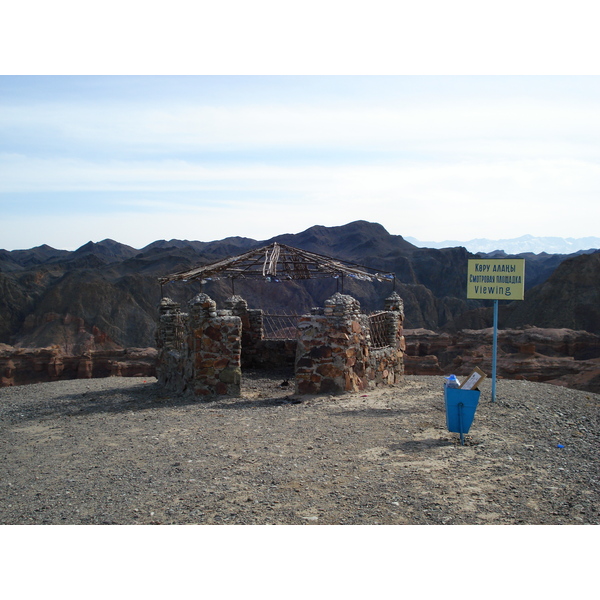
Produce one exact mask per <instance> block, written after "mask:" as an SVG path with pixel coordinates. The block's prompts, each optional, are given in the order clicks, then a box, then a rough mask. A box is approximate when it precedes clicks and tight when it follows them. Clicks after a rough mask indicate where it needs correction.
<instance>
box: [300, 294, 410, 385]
mask: <svg viewBox="0 0 600 600" xmlns="http://www.w3.org/2000/svg"><path fill="white" fill-rule="evenodd" d="M386 309H388V310H387V311H386V312H387V313H389V317H388V318H387V319H386V323H387V341H388V343H389V345H388V346H385V347H382V348H379V349H373V348H372V344H371V332H370V325H369V317H368V316H367V315H364V314H362V313H361V312H360V304H359V302H358V300H356V299H354V298H352V297H351V296H348V295H343V294H339V293H337V294H334V295H333V296H332V297H331V298H329V299H328V300H327V301H326V302H325V306H324V308H315V309H313V311H312V314H310V315H305V316H303V317H301V318H300V322H299V323H298V328H299V330H300V336H299V339H298V347H297V352H296V367H295V371H296V393H297V394H317V393H332V394H339V393H343V392H356V391H361V390H366V389H370V388H374V387H376V386H380V385H393V384H394V383H398V382H399V381H400V380H401V379H402V377H403V374H404V364H403V352H404V336H403V335H402V323H403V320H404V313H403V306H402V300H401V298H400V296H398V294H396V293H394V294H392V296H390V298H388V299H387V301H386Z"/></svg>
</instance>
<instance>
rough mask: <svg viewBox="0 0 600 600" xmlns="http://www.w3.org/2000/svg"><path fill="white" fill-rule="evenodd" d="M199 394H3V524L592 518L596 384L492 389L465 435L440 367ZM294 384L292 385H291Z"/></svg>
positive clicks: (127, 390)
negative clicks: (364, 379)
mask: <svg viewBox="0 0 600 600" xmlns="http://www.w3.org/2000/svg"><path fill="white" fill-rule="evenodd" d="M286 376H288V375H287V374H286V373H283V372H282V373H276V374H273V375H271V376H269V377H265V375H264V373H260V372H248V373H245V374H244V383H243V390H242V391H243V397H241V398H228V399H222V400H219V401H216V402H208V403H200V402H194V401H192V400H190V399H186V398H181V397H173V396H170V395H169V394H167V393H165V392H164V390H162V389H161V388H159V387H158V384H157V383H156V380H155V379H151V378H146V379H144V378H122V377H107V378H102V379H87V380H68V381H58V382H54V383H42V384H33V385H24V386H17V387H10V388H3V389H0V427H1V429H2V436H1V442H0V443H1V445H2V449H1V466H0V490H1V491H0V496H1V498H2V501H1V502H0V523H2V524H163V525H168V524H238V525H240V524H298V525H301V524H317V525H318V524H364V525H374V524H388V525H391V524H447V525H453V524H599V523H600V484H599V481H600V466H599V465H600V463H599V460H598V459H599V450H600V426H599V425H600V423H599V415H600V395H597V394H593V393H590V392H583V391H576V390H572V389H567V388H562V387H559V386H552V385H548V384H542V383H532V382H527V381H509V380H501V381H499V382H498V386H497V392H498V396H497V400H496V402H494V403H492V402H491V401H490V387H491V386H490V382H489V380H486V381H485V382H484V383H483V385H482V394H481V400H480V403H479V407H478V409H477V413H476V415H475V421H474V423H473V426H472V427H471V431H470V432H469V434H468V435H467V436H466V444H465V445H464V446H461V445H460V443H459V436H458V434H456V433H449V432H448V431H447V429H446V422H445V409H444V401H443V377H441V376H408V377H406V380H405V382H403V383H401V384H398V385H397V386H395V387H393V388H385V389H380V390H379V389H378V390H376V391H371V392H368V393H357V394H346V395H340V396H334V397H333V396H293V385H282V383H284V382H285V381H286ZM292 383H293V382H292Z"/></svg>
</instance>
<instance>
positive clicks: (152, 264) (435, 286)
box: [0, 221, 600, 353]
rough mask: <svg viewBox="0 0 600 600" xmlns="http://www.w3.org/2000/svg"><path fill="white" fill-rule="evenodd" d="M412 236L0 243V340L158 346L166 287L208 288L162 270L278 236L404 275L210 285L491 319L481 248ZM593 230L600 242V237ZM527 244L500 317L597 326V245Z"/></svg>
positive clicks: (434, 324)
mask: <svg viewBox="0 0 600 600" xmlns="http://www.w3.org/2000/svg"><path fill="white" fill-rule="evenodd" d="M409 239H410V238H409ZM409 239H405V238H403V237H402V236H400V235H392V234H390V233H388V231H387V230H386V229H385V228H384V227H383V226H382V225H380V224H378V223H369V222H367V221H355V222H353V223H348V224H347V225H342V226H339V227H324V226H321V225H315V226H313V227H310V228H309V229H307V230H305V231H302V232H301V233H297V234H283V235H279V236H276V237H274V238H271V239H270V240H263V241H257V240H253V239H250V238H242V237H229V238H225V239H223V240H217V241H212V242H199V241H188V240H158V241H156V242H153V243H152V244H149V245H148V246H146V247H145V248H142V249H140V250H137V249H135V248H132V247H130V246H127V245H125V244H120V243H119V242H116V241H114V240H103V241H101V242H96V243H94V242H89V243H88V244H85V245H84V246H82V247H81V248H79V249H77V250H75V251H67V250H57V249H54V248H51V247H50V246H46V245H43V246H38V247H36V248H31V249H29V250H13V251H6V250H0V345H1V344H2V343H4V344H10V345H17V346H20V347H46V346H51V345H60V346H61V347H63V348H65V349H67V350H68V351H69V352H74V353H76V352H80V353H81V352H83V351H88V350H90V349H106V350H112V349H114V347H116V346H120V347H147V346H152V345H154V331H155V327H156V319H157V317H158V304H159V302H160V298H161V296H162V295H167V296H170V297H171V298H172V299H173V300H175V301H177V302H183V303H185V302H187V301H188V300H189V299H190V298H192V297H193V296H194V295H195V294H197V293H198V292H199V291H200V283H199V282H190V283H172V284H166V285H165V286H164V289H163V288H162V286H160V284H159V283H158V278H159V277H163V276H165V275H168V274H170V273H175V272H179V271H184V270H188V269H191V268H193V267H196V266H200V265H204V264H209V263H212V262H215V261H217V260H222V259H223V258H225V257H227V256H233V255H237V254H241V253H243V252H246V251H248V250H253V249H256V248H260V247H262V246H266V245H268V244H270V243H271V242H279V243H282V244H288V245H290V246H294V247H296V248H301V249H304V250H308V251H310V252H316V253H318V254H323V255H327V256H331V257H334V258H340V259H342V260H346V261H350V262H354V263H358V264H360V265H364V266H367V267H370V268H373V269H375V270H380V271H388V272H394V273H395V274H396V281H395V283H394V284H392V283H390V282H386V283H377V282H376V283H373V284H371V283H367V282H362V281H358V280H353V279H348V280H346V281H342V282H340V281H337V280H334V279H331V280H330V279H319V280H308V281H301V280H299V281H288V282H278V283H273V282H271V283H268V282H246V281H243V280H239V281H237V282H236V283H235V290H233V284H232V282H231V281H228V280H214V281H210V282H209V283H207V284H206V285H205V288H203V290H204V291H206V292H207V293H208V294H209V295H210V296H211V297H212V298H213V299H214V300H215V301H216V302H217V304H218V306H220V307H222V306H223V302H224V300H225V299H226V298H228V297H229V296H231V294H232V293H235V294H239V295H241V296H243V297H244V298H245V299H246V300H247V301H248V304H249V306H250V307H251V308H262V309H265V310H266V311H271V312H279V311H281V310H282V309H283V310H285V311H286V312H289V311H292V312H295V313H296V314H305V313H306V312H309V311H310V309H311V308H312V307H314V306H322V305H323V302H324V300H326V299H327V298H328V297H330V296H331V295H332V294H333V293H335V292H336V291H337V290H338V289H339V291H343V292H344V293H346V294H350V295H352V296H353V297H355V298H356V299H357V300H358V301H359V302H360V305H361V307H362V308H363V310H365V311H373V310H380V309H381V308H382V307H383V301H384V298H386V297H387V296H388V295H389V294H390V293H391V292H392V291H393V289H395V290H396V291H397V292H398V293H399V294H400V296H402V298H403V300H404V308H405V314H406V321H405V326H406V327H407V328H410V329H414V328H425V329H431V330H434V331H448V332H452V331H456V330H461V329H482V328H486V327H490V326H491V324H492V308H491V303H490V302H489V301H479V300H470V299H467V297H466V280H467V263H468V259H469V258H473V257H474V254H473V253H472V252H469V250H468V249H466V248H465V244H464V243H462V242H456V243H452V242H447V243H444V244H443V245H444V246H446V247H444V248H440V249H438V248H431V247H430V248H422V247H417V245H416V244H413V243H411V242H410V241H409ZM519 239H521V240H522V241H527V240H529V241H532V240H534V239H536V238H532V237H531V236H524V238H519ZM537 239H544V238H537ZM546 239H548V238H546ZM549 239H556V238H549ZM587 239H589V240H596V241H598V242H599V243H598V244H596V246H600V239H598V238H587ZM565 241H566V242H568V241H569V240H565ZM503 245H504V244H503ZM497 246H498V244H497V243H493V244H492V246H491V247H493V250H492V251H490V252H489V253H487V254H486V255H487V256H488V257H493V256H503V255H505V254H507V253H509V252H508V250H506V248H509V246H507V245H504V249H503V250H504V251H498V248H497ZM481 248H482V247H481V246H479V247H478V248H477V249H478V251H479V252H481ZM545 248H546V249H548V246H545ZM562 248H563V247H561V249H562ZM519 250H520V251H519V252H514V251H511V252H510V254H519V255H521V256H524V257H525V258H526V262H525V300H524V301H521V302H512V303H504V302H503V303H502V306H501V311H502V312H501V322H500V327H501V328H502V327H512V328H516V327H521V326H525V325H538V326H542V327H555V328H561V327H566V328H570V329H580V330H585V331H588V332H590V333H600V277H599V275H600V251H596V252H594V251H587V250H580V249H579V250H577V251H571V252H556V253H541V254H535V253H531V252H532V247H531V246H530V247H529V248H528V250H527V251H526V253H525V254H524V253H523V252H522V250H523V248H522V247H521V248H519Z"/></svg>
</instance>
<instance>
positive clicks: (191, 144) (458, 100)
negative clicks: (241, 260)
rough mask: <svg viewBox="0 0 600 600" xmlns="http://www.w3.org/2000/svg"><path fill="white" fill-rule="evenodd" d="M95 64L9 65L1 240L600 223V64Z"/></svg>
mask: <svg viewBox="0 0 600 600" xmlns="http://www.w3.org/2000/svg"><path fill="white" fill-rule="evenodd" d="M38 58H39V56H38ZM33 64H34V65H35V63H33ZM313 64H314V63H313ZM113 65H114V63H113ZM96 70H97V71H98V72H97V73H90V74H85V73H84V74H81V71H79V70H77V69H75V70H73V69H72V67H71V68H69V67H67V68H66V69H64V72H66V73H68V74H62V73H61V72H60V71H61V70H60V69H50V73H43V74H38V73H39V71H38V70H37V69H35V68H33V69H32V68H31V66H30V65H29V64H28V65H26V67H25V68H24V69H23V73H21V72H18V71H15V70H10V69H4V71H3V73H5V74H3V75H0V215H1V222H2V224H1V227H0V248H4V249H7V250H14V249H21V248H30V247H33V246H38V245H41V244H49V245H50V246H53V247H55V248H63V249H69V250H72V249H76V248H78V247H79V246H81V245H83V244H85V243H87V242H88V241H90V240H91V241H96V242H97V241H100V240H103V239H106V238H110V239H114V240H116V241H119V242H121V243H124V244H128V245H130V246H133V247H134V248H142V247H144V246H145V245H147V244H149V243H151V242H153V241H155V240H158V239H167V240H169V239H173V238H176V239H189V240H201V241H210V240H217V239H223V238H225V237H228V236H243V237H249V238H253V239H256V240H266V239H268V238H270V237H272V236H275V235H278V234H283V233H298V232H300V231H303V230H305V229H307V228H309V227H311V226H313V225H325V226H338V225H344V224H346V223H349V222H351V221H355V220H359V219H362V220H366V221H371V222H377V223H381V224H382V225H383V226H384V227H385V228H386V229H387V230H388V231H389V232H390V233H392V234H396V235H403V236H409V237H413V238H417V239H419V240H427V241H442V240H447V239H452V240H464V241H467V240H471V239H473V238H488V239H506V238H513V237H519V236H521V235H525V234H531V235H535V236H558V237H572V238H579V237H586V236H597V235H598V234H599V231H598V226H597V224H598V223H599V222H600V219H599V216H600V214H599V211H600V209H599V208H598V207H599V206H600V203H599V201H598V200H599V199H600V77H599V76H598V75H581V74H571V75H560V74H552V73H550V74H535V73H534V74H516V75H513V74H503V73H501V72H500V73H496V74H486V73H481V74H479V72H478V70H477V69H473V72H474V73H475V74H470V73H469V69H466V71H467V73H466V74H464V73H459V74H457V73H456V72H454V73H450V74H436V72H435V70H434V71H433V72H431V73H427V71H428V69H427V68H426V69H423V72H424V73H425V74H418V73H413V72H410V73H404V74H398V75H382V74H367V75H362V74H354V73H350V74H344V73H345V70H344V69H343V68H339V70H338V71H337V72H338V73H341V74H310V72H309V74H304V73H303V72H302V69H296V71H298V72H299V73H293V74H279V71H277V69H272V72H271V73H269V72H268V71H269V69H268V68H267V69H264V70H265V71H267V73H266V74H265V73H261V72H260V69H254V71H252V74H236V71H235V69H233V73H232V72H229V73H228V72H227V71H228V70H229V71H232V69H231V68H230V67H228V68H223V69H222V74H219V73H218V72H217V73H213V72H211V73H209V74H197V75H177V74H167V75H153V74H144V73H146V71H145V70H144V69H142V68H140V69H139V70H138V71H137V72H139V73H141V74H140V75H130V74H118V69H115V70H114V71H111V70H107V72H106V73H105V72H103V71H102V69H96ZM216 70H217V71H218V67H217V68H216ZM307 70H308V69H307ZM429 70H431V69H429ZM240 71H243V69H240ZM440 71H443V69H440ZM497 71H502V70H501V69H499V70H498V69H497ZM130 72H131V71H130ZM314 72H318V69H314ZM513 72H518V69H515V70H514V71H513ZM538 72H540V73H542V72H544V73H546V71H544V69H540V70H539V71H538ZM73 73H75V74H73ZM111 73H116V74H111ZM257 73H258V74H257ZM334 73H335V71H334ZM359 73H360V70H359Z"/></svg>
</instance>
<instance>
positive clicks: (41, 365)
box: [0, 344, 157, 387]
mask: <svg viewBox="0 0 600 600" xmlns="http://www.w3.org/2000/svg"><path fill="white" fill-rule="evenodd" d="M156 356H157V351H156V350H155V349H154V348H127V349H125V348H121V349H119V350H113V351H108V350H106V351H91V352H88V353H86V354H84V355H79V356H70V355H66V354H63V352H62V351H61V349H60V348H59V347H58V346H52V347H49V348H14V347H12V346H8V345H6V344H0V377H1V378H0V387H7V386H12V385H23V384H28V383H43V382H48V381H58V380H61V379H78V378H79V379H82V378H84V379H86V378H87V379H89V378H92V377H110V376H120V377H154V376H155V375H156Z"/></svg>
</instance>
